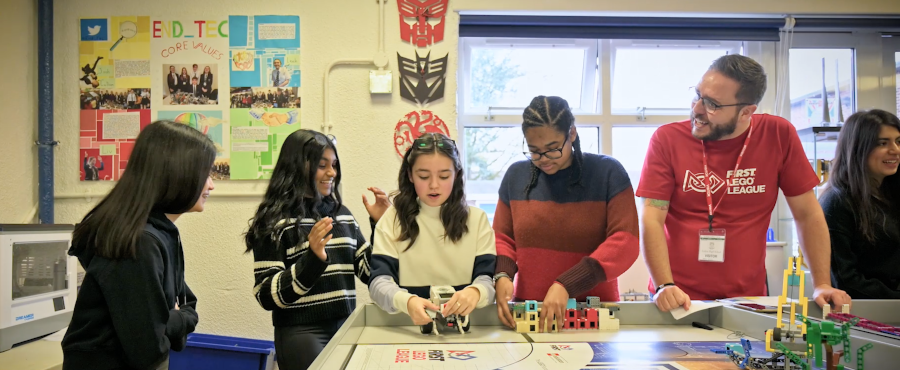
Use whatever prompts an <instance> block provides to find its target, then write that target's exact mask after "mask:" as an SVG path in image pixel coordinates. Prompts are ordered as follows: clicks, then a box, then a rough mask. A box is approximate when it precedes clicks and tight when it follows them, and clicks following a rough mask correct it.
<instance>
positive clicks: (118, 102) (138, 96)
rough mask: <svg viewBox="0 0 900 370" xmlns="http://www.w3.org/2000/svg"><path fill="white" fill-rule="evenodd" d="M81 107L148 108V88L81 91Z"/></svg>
mask: <svg viewBox="0 0 900 370" xmlns="http://www.w3.org/2000/svg"><path fill="white" fill-rule="evenodd" d="M81 109H150V89H94V90H91V91H82V92H81Z"/></svg>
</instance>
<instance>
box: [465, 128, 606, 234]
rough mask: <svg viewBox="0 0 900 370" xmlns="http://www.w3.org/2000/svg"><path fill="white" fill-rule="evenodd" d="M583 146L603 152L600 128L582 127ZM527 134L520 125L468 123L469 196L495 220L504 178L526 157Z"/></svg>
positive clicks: (586, 148) (466, 132)
mask: <svg viewBox="0 0 900 370" xmlns="http://www.w3.org/2000/svg"><path fill="white" fill-rule="evenodd" d="M576 130H577V131H578V136H579V137H580V138H581V150H582V151H583V152H585V153H594V154H599V153H600V150H599V147H600V130H599V129H598V128H597V127H578V126H576ZM524 140H525V138H524V136H523V135H522V128H521V127H519V126H503V127H468V128H466V129H465V143H466V146H465V154H464V155H465V165H466V170H465V174H466V199H468V200H469V201H471V202H472V203H473V205H475V206H477V207H479V208H481V209H483V210H484V211H485V212H486V213H487V214H488V219H490V221H491V222H493V221H494V219H493V217H494V210H495V209H496V208H497V200H498V199H499V194H498V189H500V182H501V181H502V180H503V176H504V175H505V174H506V170H507V169H509V166H511V165H512V164H513V163H515V162H518V161H523V160H526V158H525V155H524V154H522V152H523V151H526V150H527V149H526V148H525V147H524V146H523V143H524Z"/></svg>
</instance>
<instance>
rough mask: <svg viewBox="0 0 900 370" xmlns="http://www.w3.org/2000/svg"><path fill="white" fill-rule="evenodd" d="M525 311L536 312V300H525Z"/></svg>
mask: <svg viewBox="0 0 900 370" xmlns="http://www.w3.org/2000/svg"><path fill="white" fill-rule="evenodd" d="M525 312H537V301H525Z"/></svg>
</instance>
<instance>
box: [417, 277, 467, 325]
mask: <svg viewBox="0 0 900 370" xmlns="http://www.w3.org/2000/svg"><path fill="white" fill-rule="evenodd" d="M454 293H456V289H453V287H452V286H433V287H431V290H430V292H429V295H430V297H429V300H430V301H431V303H434V304H435V305H436V306H438V307H440V309H441V311H443V309H444V305H446V304H447V302H449V301H450V298H453V294H454ZM425 312H426V313H427V314H428V316H429V317H431V322H430V323H428V324H425V325H422V326H421V327H420V328H419V329H420V330H421V331H422V334H434V335H440V333H439V331H441V330H445V329H450V330H456V331H459V333H460V334H465V333H467V332H468V331H469V317H468V316H463V315H455V314H454V315H449V316H447V317H444V316H443V315H441V312H440V311H432V310H429V309H425ZM438 328H441V329H440V330H439V329H438Z"/></svg>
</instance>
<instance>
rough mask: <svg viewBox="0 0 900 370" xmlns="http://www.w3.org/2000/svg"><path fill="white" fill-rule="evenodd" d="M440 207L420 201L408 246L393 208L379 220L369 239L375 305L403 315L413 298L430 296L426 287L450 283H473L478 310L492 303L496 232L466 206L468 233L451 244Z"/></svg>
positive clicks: (457, 285)
mask: <svg viewBox="0 0 900 370" xmlns="http://www.w3.org/2000/svg"><path fill="white" fill-rule="evenodd" d="M440 213H441V207H430V206H428V205H426V204H423V203H422V202H421V201H420V202H419V214H418V215H417V216H416V223H418V225H419V236H418V238H416V243H415V245H413V246H412V248H409V250H406V248H407V247H408V246H409V240H404V241H398V237H399V235H400V233H401V229H400V222H399V220H398V219H397V210H396V209H395V208H394V207H390V208H389V209H388V210H387V211H386V212H385V213H384V215H383V216H382V217H381V219H380V220H379V222H378V225H377V226H376V228H375V236H374V239H373V243H372V244H373V245H374V249H373V251H372V261H371V264H372V281H371V282H370V283H369V295H370V296H371V297H372V300H373V301H375V304H377V305H378V306H379V307H381V308H382V309H384V310H385V311H387V312H388V313H391V314H394V313H398V312H404V313H407V314H408V312H407V308H406V306H407V302H408V301H409V299H410V298H411V297H413V296H420V297H422V298H426V299H427V298H429V297H428V293H429V288H430V287H431V286H437V285H450V286H453V287H454V288H456V290H457V291H459V290H462V289H465V288H466V287H469V286H471V287H474V288H476V289H478V291H479V292H480V293H481V297H480V299H479V300H478V304H477V305H476V307H477V308H481V307H484V306H487V305H488V304H490V303H492V302H493V301H494V285H493V279H492V277H493V274H494V266H495V263H496V254H497V252H496V246H495V242H494V230H493V229H492V228H491V225H490V223H489V222H488V218H487V215H486V214H485V213H484V211H482V210H481V209H479V208H476V207H469V218H468V220H467V226H468V229H469V231H468V232H467V233H465V234H463V236H462V239H460V240H459V241H458V242H456V243H453V242H452V241H451V240H450V239H449V238H447V239H445V238H444V234H445V231H444V225H443V224H442V223H441V218H440Z"/></svg>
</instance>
